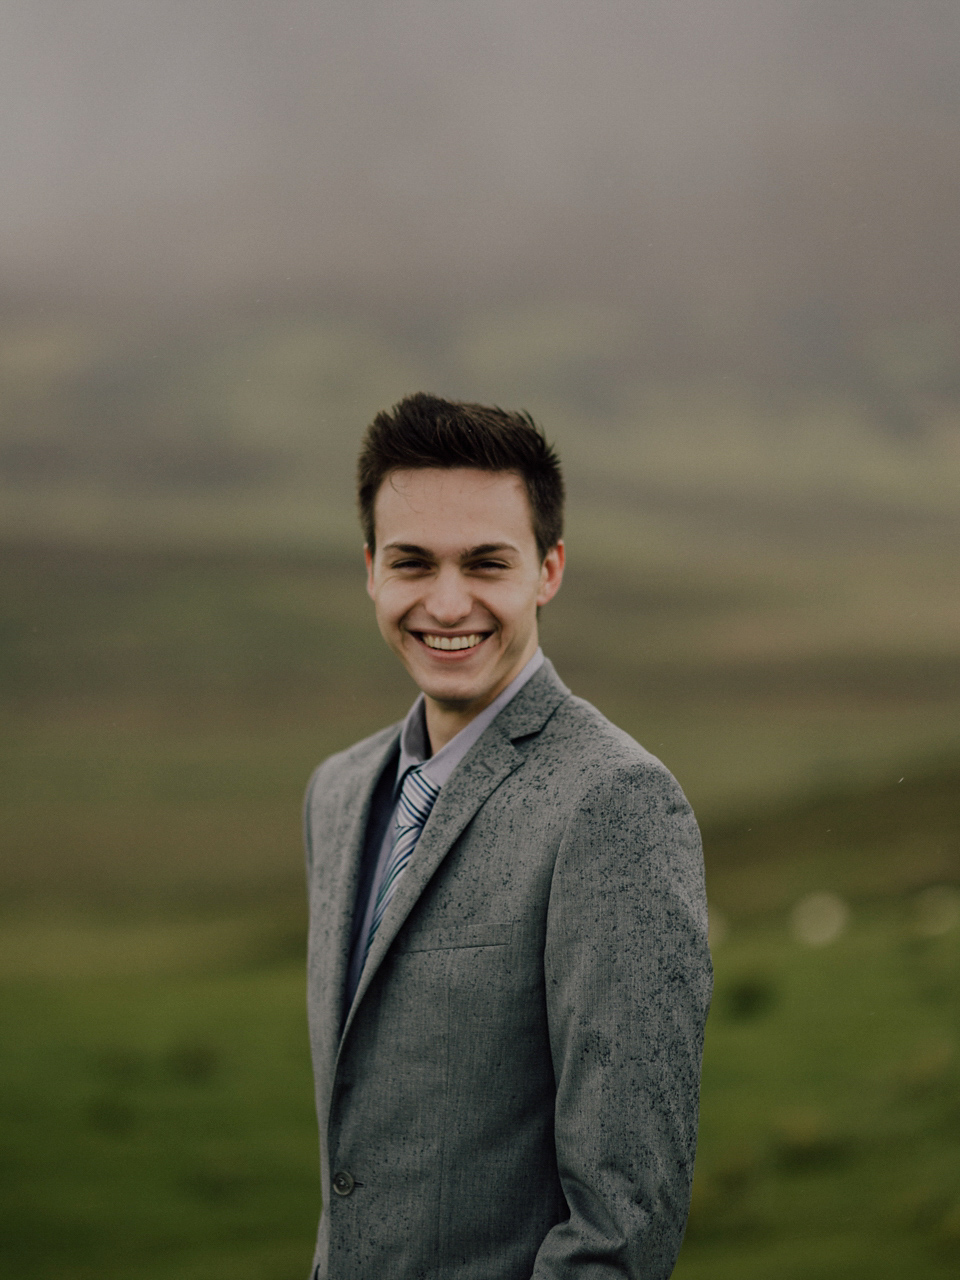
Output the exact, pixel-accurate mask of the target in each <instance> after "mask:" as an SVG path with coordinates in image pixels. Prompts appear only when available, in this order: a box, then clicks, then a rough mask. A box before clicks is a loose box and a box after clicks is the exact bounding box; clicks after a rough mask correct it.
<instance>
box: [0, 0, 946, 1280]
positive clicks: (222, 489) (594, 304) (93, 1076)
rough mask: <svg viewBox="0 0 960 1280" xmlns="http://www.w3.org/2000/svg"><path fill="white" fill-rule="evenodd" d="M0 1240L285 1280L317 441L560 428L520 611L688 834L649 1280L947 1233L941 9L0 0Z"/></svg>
mask: <svg viewBox="0 0 960 1280" xmlns="http://www.w3.org/2000/svg"><path fill="white" fill-rule="evenodd" d="M0 115H2V118H3V120H4V127H3V130H2V133H0V175H2V179H0V188H2V192H3V195H2V197H0V571H2V575H3V587H2V596H0V655H2V657H0V662H2V665H0V699H2V703H3V725H4V728H3V738H2V746H0V751H2V760H3V770H2V778H0V795H2V804H3V816H2V821H0V830H2V833H3V836H2V850H3V853H2V863H0V888H2V894H3V904H4V905H3V909H2V917H0V924H2V931H0V997H2V1001H3V1005H4V1018H5V1035H4V1038H3V1048H2V1050H0V1126H2V1132H3V1138H2V1148H3V1152H4V1154H3V1157H2V1160H0V1180H2V1186H3V1202H2V1203H3V1207H2V1212H0V1257H2V1258H3V1259H4V1271H5V1274H9V1275H16V1276H17V1277H19V1278H21V1280H34V1278H36V1280H41V1278H43V1280H46V1278H47V1277H50V1278H52V1277H54V1276H56V1277H58V1280H64V1278H66V1280H80V1278H86V1277H94V1276H95V1277H97V1278H98V1280H126V1278H127V1277H130V1276H137V1277H142V1278H143V1280H161V1278H163V1280H174V1278H176V1280H194V1278H196V1280H201V1278H202V1280H220V1278H221V1277H223V1280H226V1278H227V1277H230V1280H261V1278H262V1280H297V1278H299V1277H303V1276H305V1275H306V1271H307V1267H308V1264H309V1259H310V1255H311V1249H312V1238H313V1232H314V1229H315V1224H316V1215H317V1211H318V1208H319V1188H318V1179H317V1171H316V1135H315V1120H314V1116H313V1111H312V1087H311V1080H310V1071H309V1063H308V1057H307V1047H306V1032H305V1025H304V1013H303V978H302V955H303V931H304V908H303V888H302V866H301V853H300V843H299V805H300V798H301V795H302V791H303V787H304V784H305V782H306V779H307V777H308V775H309V773H310V771H311V770H312V768H313V767H314V765H315V764H316V763H317V762H318V761H319V760H320V759H321V758H323V756H324V755H326V754H327V753H329V752H330V751H332V750H336V749H338V748H340V747H342V746H345V745H347V744H348V743H350V742H352V741H355V740H356V739H357V738H358V737H360V736H362V735H364V734H366V733H368V732H371V731H373V730H374V729H376V728H379V727H381V726H382V725H383V724H385V723H387V722H389V721H391V720H393V719H396V718H399V717H400V716H401V715H402V714H403V713H404V712H405V710H406V708H407V706H408V705H409V702H410V701H411V699H412V697H413V694H414V690H413V688H412V686H411V685H410V684H409V683H408V682H407V680H406V677H405V676H404V675H403V673H402V672H400V671H399V670H398V669H397V668H396V667H395V664H394V662H393V660H392V658H391V657H390V655H389V654H388V653H387V651H386V649H385V648H384V647H383V645H382V642H381V640H380V638H379V635H378V633H377V631H376V628H375V626H374V623H373V619H372V615H371V612H370V609H369V602H368V600H367V598H366V596H365V594H364V592H363V586H362V572H361V558H360V535H359V532H358V528H357V525H356V522H355V518H354V514H353V494H352V471H353V463H354V458H355V454H356V450H357V446H358V440H359V437H360V434H361V432H362V430H363V428H364V426H365V425H366V423H367V422H368V421H369V419H370V418H371V416H372V415H373V414H374V413H375V412H376V411H377V410H378V409H380V408H382V407H385V406H387V405H389V404H391V403H393V402H394V401H396V400H397V399H399V398H400V397H401V396H402V395H404V394H406V393H409V392H411V391H414V390H418V389H424V390H430V391H434V392H437V393H439V394H441V395H447V396H452V397H456V398H468V399H479V400H484V401H492V402H497V403H500V404H503V405H505V406H508V407H521V406H522V407H525V408H527V409H529V410H530V411H532V412H533V413H534V415H535V416H536V417H537V418H538V420H539V421H540V422H541V423H542V424H543V426H544V427H545V429H546V431H547V433H548V435H549V436H550V437H551V438H552V439H554V440H555V441H556V442H557V443H558V444H559V446H560V449H561V452H562V455H563V457H564V459H565V464H566V471H567V475H568V487H569V493H570V512H569V523H568V548H569V561H570V569H569V577H568V579H567V582H566V584H565V587H564V590H563V592H562V593H561V595H560V596H559V597H558V599H557V600H556V602H555V603H554V604H552V605H551V607H550V608H549V609H548V610H547V611H546V612H545V613H544V615H543V639H544V647H545V649H546V650H547V652H548V654H549V656H550V657H552V659H553V661H554V662H555V664H556V666H557V667H558V669H559V672H560V674H561V676H562V677H563V678H564V679H565V680H566V682H567V683H568V684H570V685H571V686H572V687H573V688H574V690H575V692H577V693H579V694H581V695H583V696H585V697H588V698H590V699H591V700H592V701H594V702H595V703H596V704H597V705H598V706H600V708H601V709H602V710H603V711H605V712H606V713H607V714H608V715H609V716H610V717H611V718H612V719H614V720H615V721H617V722H618V723H619V724H621V725H622V726H623V727H625V728H626V729H628V730H629V731H630V732H631V733H633V734H634V735H635V736H636V737H638V738H639V739H640V740H641V741H642V742H643V743H644V744H645V745H646V746H648V747H649V748H650V749H651V750H653V751H654V752H655V753H656V754H658V755H659V756H661V758H662V759H664V760H665V762H666V763H667V764H668V766H669V767H670V768H671V769H672V770H673V772H674V773H675V774H676V775H677V776H678V777H679V779H680V781H681V783H682V784H683V786H684V788H685V789H686V791H687V793H688V795H689V796H690V798H691V800H692V802H693V804H694V806H695V808H696V810H697V813H698V815H699V817H700V818H701V823H702V826H703V830H704V841H705V848H706V857H707V866H708V890H709V895H710V900H711V906H712V909H713V914H712V920H713V923H712V938H711V941H712V945H713V949H714V957H715V963H716V968H717V994H716V1000H715V1005H714V1009H713V1012H712V1014H711V1020H710V1024H709V1028H708V1045H707V1054H706V1060H705V1066H704V1092H703V1118H702V1129H701V1154H700V1157H699V1160H698V1173H697V1183H696V1190H695V1196H694V1207H693V1212H692V1215H691V1221H690V1227H689V1231H688V1236H687V1241H686V1243H685V1245H684V1249H683V1253H682V1255H681V1261H680V1264H679V1267H678V1270H677V1273H676V1274H677V1276H678V1277H682V1278H684V1280H701V1278H704V1280H705V1278H706V1277H709V1278H710V1280H726V1278H728V1277H729V1278H730V1280H733V1278H734V1277H736V1280H768V1278H769V1277H770V1276H771V1275H776V1276H778V1277H783V1278H784V1280H810V1278H811V1277H817V1278H818V1280H833V1278H834V1277H836V1278H837V1280H839V1278H840V1277H843V1280H856V1278H857V1277H864V1278H866V1277H870V1280H878V1278H884V1277H891V1278H892V1277H895V1276H896V1277H898V1280H899V1278H901V1277H902V1276H903V1275H910V1276H911V1277H914V1276H915V1277H923V1278H927V1277H931V1278H933V1277H947V1276H952V1275H955V1274H956V1271H957V1267H958V1265H960V1155H958V1152H960V1142H958V1139H960V1104H958V1096H960V1094H958V1085H960V1056H958V1050H960V1005H958V996H957V991H958V978H960V891H958V887H957V886H958V884H960V836H958V829H960V823H958V819H960V785H958V783H960V593H958V588H957V583H958V569H960V565H958V560H960V557H958V549H960V492H958V480H960V236H958V234H957V232H958V226H957V219H958V209H960V203H958V202H960V9H958V8H957V7H956V6H955V5H954V4H951V3H949V2H948V0H910V3H909V4H907V3H905V2H903V0H899V2H898V0H870V3H866V2H865V0H831V2H830V3H826V2H825V0H782V3H779V4H776V5H770V4H764V3H760V2H759V0H726V3H724V4H722V5H718V4H713V3H710V2H709V0H669V2H668V0H645V2H644V3H639V4H632V5H628V4H624V3H622V2H621V0H591V3H590V4H589V5H587V4H583V3H573V2H572V0H554V3H546V0H513V2H512V3H509V4H507V3H505V2H504V0H487V2H486V3H484V4H480V3H478V2H477V0H462V2H461V3H457V4H441V3H438V2H437V0H394V3H389V4H388V3H383V2H378V0H359V2H358V3H355V4H352V5H348V4H346V3H344V2H343V0H325V2H323V0H321V2H318V0H311V2H310V3H307V2H306V0H274V3H273V4H271V5H269V6H265V5H261V4H256V3H253V2H252V0H229V3H227V0H205V2H204V3H203V4H202V5H188V4H184V3H182V2H181V0H151V3H141V2H131V0H85V2H84V3H83V4H76V3H72V2H71V0H29V3H28V2H27V0H5V2H4V3H2V4H0Z"/></svg>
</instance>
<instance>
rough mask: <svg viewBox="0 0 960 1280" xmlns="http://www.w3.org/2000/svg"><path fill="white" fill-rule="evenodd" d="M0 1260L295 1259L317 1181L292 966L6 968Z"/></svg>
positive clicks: (256, 1262) (211, 1271)
mask: <svg viewBox="0 0 960 1280" xmlns="http://www.w3.org/2000/svg"><path fill="white" fill-rule="evenodd" d="M2 1002H3V1010H4V1025H5V1026H6V1027H7V1028H8V1029H10V1028H16V1034H15V1036H14V1037H12V1038H7V1039H6V1049H5V1050H4V1053H3V1056H2V1065H0V1072H2V1088H0V1095H2V1103H0V1114H2V1124H3V1150H4V1153H5V1154H4V1157H3V1164H2V1171H3V1203H4V1210H3V1221H2V1227H0V1231H2V1240H3V1247H2V1255H0V1256H2V1257H3V1259H4V1273H5V1274H7V1275H11V1276H12V1275H16V1276H18V1277H23V1280H32V1278H34V1277H36V1278H37V1280H39V1278H40V1277H48V1276H49V1277H54V1276H70V1277H87V1276H91V1277H92V1276H102V1277H107V1276H111V1277H117V1280H119V1278H120V1277H129V1276H134V1275H135V1276H143V1277H163V1276H168V1277H171V1280H172V1277H182V1276H197V1277H200V1276H205V1277H210V1278H211V1280H216V1278H217V1277H223V1280H228V1277H235V1276H249V1277H251V1278H252V1277H270V1278H273V1277H276V1278H277V1280H281V1278H285V1277H291V1280H292V1277H296V1276H302V1275H304V1274H305V1272H306V1270H307V1265H308V1263H309V1258H310V1251H311V1234H312V1232H313V1230H314V1229H315V1218H316V1214H317V1209H318V1202H319V1192H318V1176H317V1156H316V1135H315V1121H314V1117H313V1111H312V1094H311V1089H310V1073H309V1063H308V1051H307V1044H306V1031H305V1026H304V1011H303V1009H304V1006H303V977H302V972H301V966H300V965H291V964H290V963H289V962H287V963H286V964H285V965H284V966H283V967H279V968H276V969H265V970H260V971H257V972H238V973H229V974H197V975H194V976H181V977H172V976H169V975H165V976H162V977H145V976H140V977H137V978H129V977H121V976H112V977H100V978H94V979H87V980H76V981H69V982H65V983H58V984H53V983H51V982H49V981H46V982H41V981H37V980H34V981H21V982H19V983H16V982H14V983H10V982H8V983H6V984H5V985H4V987H3V990H2Z"/></svg>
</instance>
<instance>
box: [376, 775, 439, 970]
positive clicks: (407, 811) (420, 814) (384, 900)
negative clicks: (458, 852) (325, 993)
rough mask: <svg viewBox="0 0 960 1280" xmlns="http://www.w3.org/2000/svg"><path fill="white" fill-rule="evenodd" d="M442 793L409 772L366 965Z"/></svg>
mask: <svg viewBox="0 0 960 1280" xmlns="http://www.w3.org/2000/svg"><path fill="white" fill-rule="evenodd" d="M439 794H440V788H439V787H438V786H437V785H436V783H434V782H431V781H430V779H429V778H427V777H425V776H424V775H423V774H422V773H421V772H420V769H419V768H416V769H410V770H409V771H408V772H407V774H406V775H405V777H404V779H403V785H402V786H401V788H400V799H399V801H398V802H397V816H396V820H395V822H394V828H393V844H392V845H391V847H390V856H389V857H388V858H387V861H386V864H385V866H384V868H383V874H382V876H381V878H380V883H379V884H378V885H377V896H376V900H375V902H374V907H373V916H372V917H371V920H370V931H369V933H368V934H367V943H366V947H365V948H364V952H363V962H364V964H366V962H367V956H368V955H369V954H370V947H371V944H372V943H373V939H374V937H375V936H376V932H377V930H378V929H379V928H380V921H381V920H382V919H383V914H384V912H385V911H386V909H387V907H388V906H389V905H390V899H391V898H392V897H393V895H394V893H395V891H396V888H397V885H398V884H399V882H400V877H401V876H402V875H403V872H404V869H405V868H406V865H407V863H408V862H409V861H410V855H411V854H412V853H413V851H414V849H415V848H416V846H417V841H418V840H419V839H420V832H421V831H422V830H423V827H424V824H425V823H426V821H427V818H429V817H430V810H431V809H432V808H433V802H434V801H435V800H436V798H437V796H438V795H439Z"/></svg>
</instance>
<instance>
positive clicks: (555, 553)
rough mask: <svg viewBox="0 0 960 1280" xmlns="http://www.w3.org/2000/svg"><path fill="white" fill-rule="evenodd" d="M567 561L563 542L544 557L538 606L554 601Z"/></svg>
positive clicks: (541, 567)
mask: <svg viewBox="0 0 960 1280" xmlns="http://www.w3.org/2000/svg"><path fill="white" fill-rule="evenodd" d="M566 559H567V552H566V548H565V547H564V545H563V542H562V540H561V541H560V542H558V543H557V544H556V545H555V546H553V547H551V548H550V550H549V551H548V552H547V554H546V555H545V556H544V557H543V564H542V565H541V566H540V590H539V591H538V592H537V605H538V606H540V605H543V604H546V603H547V602H548V601H549V600H552V599H553V597H554V596H555V595H556V594H557V592H558V591H559V590H560V583H561V582H562V581H563V567H564V565H565V564H566Z"/></svg>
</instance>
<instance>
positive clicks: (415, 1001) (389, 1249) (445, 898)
mask: <svg viewBox="0 0 960 1280" xmlns="http://www.w3.org/2000/svg"><path fill="white" fill-rule="evenodd" d="M397 734H398V727H397V726H394V727H393V728H391V729H387V730H384V731H383V732H382V733H379V734H377V735H375V736H374V737H372V738H368V739H366V740H365V741H364V742H361V743H359V744H357V745H356V746H355V747H352V748H351V749H350V750H348V751H345V752H342V753H340V754H339V755H336V756H332V757H331V758H330V759H329V760H327V761H325V762H324V764H322V765H321V766H320V768H319V769H318V770H317V772H316V773H315V774H314V776H313V778H312V779H311V781H310V785H309V788H308V791H307V801H306V842H307V866H308V885H309V897H310V942H309V956H308V1011H309V1019H310V1034H311V1048H312V1053H313V1063H314V1075H315V1083H316V1103H317V1114H318V1117H319V1123H320V1164H321V1179H322V1189H323V1213H322V1215H321V1219H320V1229H319V1233H318V1240H317V1251H316V1255H315V1257H314V1267H315V1269H316V1275H317V1276H318V1277H319V1280H379V1278H380V1277H384V1278H389V1280H531V1277H533V1278H534V1280H561V1278H563V1280H613V1277H618V1278H623V1277H635V1278H637V1280H641V1278H642V1280H663V1278H664V1277H667V1276H669V1274H670V1272H671V1271H672V1269H673V1266H674V1262H675V1260H676V1255H677V1252H678V1250H679V1247H680V1241H681V1238H682V1234H683V1227H684V1223H685V1220H686V1215H687V1209H688V1205H689V1196H690V1182H691V1178H692V1174H693V1158H694V1150H695V1146H696V1129H697V1098H698V1090H699V1076H700V1055H701V1048H702V1039H703V1025H704V1020H705V1018H706V1012H707V1007H708V1003H709V996H710V985H711V970H710V958H709V953H708V951H707V945H706V903H705V897H704V888H703V863H702V856H701V851H700V840H699V835H698V832H697V827H696V823H695V822H694V819H693V815H692V813H691V812H690V808H689V806H688V805H687V803H686V801H685V799H684V797H683V795H682V793H681V791H680V789H679V787H678V786H677V784H676V782H675V781H674V779H673V778H672V777H671V776H670V774H669V773H668V772H667V770H666V769H665V768H664V767H663V765H662V764H660V762H659V761H657V760H656V759H654V757H652V756H651V755H649V754H648V753H647V752H646V751H644V749H643V748H642V747H640V746H639V745H638V744H637V743H636V742H634V740H633V739H632V738H630V737H629V736H628V735H627V734H625V733H623V732H622V731H621V730H619V729H617V728H616V727H615V726H614V725H612V724H611V723H610V722H609V721H608V720H606V719H605V718H604V717H603V716H602V715H601V714H600V713H599V712H598V711H597V710H596V709H595V708H593V707H592V706H590V704H589V703H586V702H583V701H582V700H581V699H579V698H575V697H573V696H572V695H571V694H570V692H569V690H567V689H566V688H565V687H564V686H563V684H561V682H560V681H559V679H558V678H557V676H556V673H555V672H554V670H553V668H552V666H551V665H550V663H549V662H546V663H544V665H543V667H541V669H540V670H539V671H538V672H537V674H536V675H535V676H534V677H533V678H532V679H531V680H530V681H529V683H528V684H527V685H526V686H525V687H524V688H523V689H522V690H521V691H520V692H519V693H518V694H517V696H516V697H515V698H514V699H513V701H512V702H510V703H509V705H508V706H507V707H505V708H504V710H503V711H502V712H501V714H500V715H499V716H498V717H497V718H496V719H495V720H494V722H493V723H492V724H491V725H490V726H489V728H488V729H487V730H486V731H485V733H484V734H483V736H482V737H481V738H480V740H479V741H478V742H477V743H476V744H475V745H474V747H473V748H472V749H471V750H470V752H469V753H468V754H467V756H466V757H465V758H464V759H463V761H462V762H461V763H460V765H459V766H458V768H457V769H456V771H455V772H454V774H453V775H452V776H451V778H450V779H449V781H448V782H447V784H446V785H445V786H444V788H443V790H442V791H441V793H440V796H439V797H438V799H437V801H436V804H435V805H434V808H433V811H432V813H431V814H430V817H429V819H428V821H427V823H426V826H425V827H424V830H423V833H422V835H421V837H420V840H419V843H418V845H417V848H416V851H415V853H414V855H413V857H412V858H411V860H410V863H409V865H408V867H407V869H406V872H405V873H404V876H403V879H402V881H401V883H400V885H399V886H398V888H397V892H396V894H395V895H394V898H393V900H392V901H391V903H390V906H389V909H388V911H387V913H386V914H385V916H384V918H383V921H382V923H381V925H380V928H379V930H378V932H377V935H376V938H375V940H374V943H373V946H372V948H371V952H370V957H369V961H368V963H367V965H366V966H365V968H364V971H363V974H362V977H361V979H360V983H359V986H358V988H357V991H356V993H355V995H354V998H353V1001H352V1003H351V1006H350V1009H349V1012H348V1014H347V1017H346V1021H345V1022H344V1024H343V1032H342V1035H341V1032H340V1027H341V998H342V991H343V986H344V980H345V977H346V967H347V952H348V945H349V938H350V931H351V915H352V910H353V905H354V901H355V897H356V876H357V868H358V864H359V858H360V850H361V848H362V844H363V839H364V829H365V825H366V820H367V813H368V810H369V805H370V798H371V794H372V791H373V788H374V786H375V784H376V781H377V779H378V777H379V776H380V773H381V771H382V769H383V766H384V764H385V763H386V761H387V759H388V757H389V756H390V754H391V752H393V751H394V750H395V749H396V743H397ZM339 1171H345V1172H347V1173H349V1174H350V1175H351V1177H352V1178H353V1179H354V1180H355V1183H356V1186H355V1187H354V1189H353V1190H352V1191H350V1192H349V1194H346V1195H339V1194H336V1193H335V1192H334V1190H333V1189H332V1186H331V1180H332V1178H333V1177H334V1176H335V1174H336V1173H337V1172H339ZM341 1185H343V1184H341ZM348 1185H349V1184H348Z"/></svg>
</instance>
